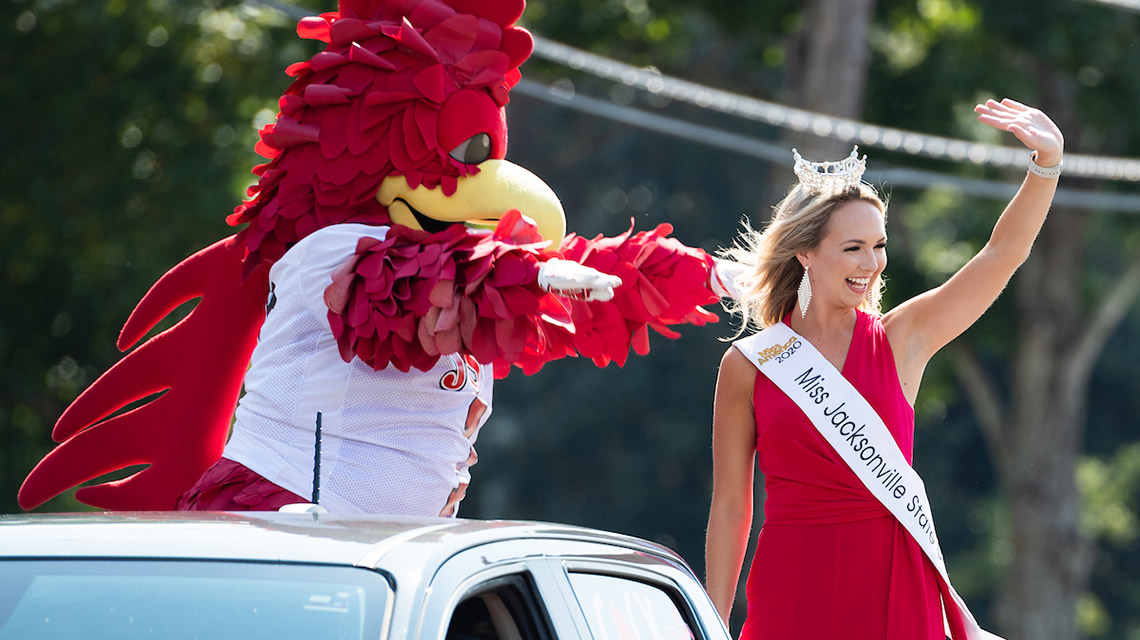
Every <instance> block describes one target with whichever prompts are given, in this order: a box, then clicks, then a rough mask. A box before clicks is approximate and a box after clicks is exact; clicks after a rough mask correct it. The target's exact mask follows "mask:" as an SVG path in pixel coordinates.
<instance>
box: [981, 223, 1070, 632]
mask: <svg viewBox="0 0 1140 640" xmlns="http://www.w3.org/2000/svg"><path fill="white" fill-rule="evenodd" d="M1086 217H1087V216H1086V214H1083V213H1081V212H1078V211H1074V210H1054V211H1053V212H1052V213H1051V214H1050V217H1049V220H1048V221H1047V222H1046V224H1045V226H1044V228H1043V229H1042V232H1041V237H1040V238H1039V239H1038V241H1037V244H1036V246H1035V247H1034V250H1033V257H1032V258H1031V259H1030V261H1029V262H1028V263H1027V264H1026V265H1025V268H1024V271H1023V273H1022V274H1021V277H1020V278H1019V279H1018V282H1017V306H1018V336H1019V339H1018V344H1017V347H1016V354H1015V356H1014V362H1013V371H1012V374H1013V381H1012V382H1013V384H1012V397H1011V404H1010V413H1009V414H1008V416H1007V419H1006V421H1005V423H1004V424H1003V425H1000V427H999V429H1000V431H999V433H998V434H996V436H997V437H996V438H995V439H994V441H995V443H996V444H997V445H998V448H997V450H996V451H995V454H996V455H995V456H994V460H995V462H996V463H997V464H998V471H999V474H1000V477H1001V478H1002V481H1003V484H1004V485H1005V493H1006V497H1007V499H1008V502H1009V508H1010V521H1011V527H1012V528H1011V535H1012V540H1011V541H1010V542H1011V544H1012V550H1013V556H1012V559H1011V561H1010V564H1009V566H1008V567H1007V568H1006V573H1005V581H1004V584H1003V588H1002V592H1001V594H1000V597H999V603H998V617H999V620H1000V624H1001V628H1002V630H1003V631H1005V632H1006V635H1007V636H1008V637H1011V638H1033V639H1034V640H1073V639H1074V638H1076V637H1077V629H1076V622H1075V612H1076V603H1077V598H1078V597H1079V596H1080V595H1081V593H1082V592H1083V591H1084V589H1085V587H1086V585H1087V583H1088V578H1089V572H1090V570H1091V563H1090V556H1091V543H1090V542H1089V541H1088V540H1085V539H1084V538H1083V537H1082V536H1081V533H1080V531H1079V518H1080V495H1079V493H1078V490H1077V486H1076V479H1075V471H1076V461H1077V456H1078V455H1079V453H1080V451H1081V450H1082V444H1083V439H1084V433H1085V409H1086V401H1087V394H1088V391H1087V387H1088V378H1089V374H1090V371H1091V366H1088V365H1087V364H1086V363H1084V362H1078V361H1077V360H1078V359H1079V358H1081V357H1082V356H1081V350H1080V349H1079V345H1080V344H1081V343H1082V334H1083V332H1084V321H1085V318H1084V313H1083V311H1082V305H1081V300H1080V291H1081V290H1082V287H1081V280H1082V274H1083V269H1082V262H1083V260H1082V259H1083V254H1084V244H1085V243H1084V237H1085V228H1084V227H1085V221H1086Z"/></svg>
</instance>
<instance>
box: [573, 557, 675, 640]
mask: <svg viewBox="0 0 1140 640" xmlns="http://www.w3.org/2000/svg"><path fill="white" fill-rule="evenodd" d="M569 577H570V585H571V587H572V588H573V589H574V595H575V596H576V597H577V598H578V604H579V605H581V607H582V612H583V613H584V614H585V616H586V622H587V624H589V626H590V632H591V633H592V634H593V635H594V638H595V640H625V639H626V638H653V639H654V640H692V639H693V638H694V637H695V636H694V635H693V631H692V629H691V628H690V626H689V624H688V623H687V622H686V619H691V616H690V615H687V614H686V613H684V612H683V609H682V607H681V606H680V605H679V602H681V599H680V598H679V597H674V596H672V595H670V593H669V592H668V591H666V588H665V587H663V586H658V585H652V584H649V583H647V582H642V581H640V580H635V579H631V578H625V577H619V576H615V575H605V574H596V573H577V572H572V573H570V574H569Z"/></svg>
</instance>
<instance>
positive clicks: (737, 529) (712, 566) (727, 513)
mask: <svg viewBox="0 0 1140 640" xmlns="http://www.w3.org/2000/svg"><path fill="white" fill-rule="evenodd" d="M755 383H756V367H754V366H752V363H751V362H749V361H748V359H747V358H745V357H744V355H743V354H741V353H740V352H739V351H737V350H736V349H735V348H732V347H730V348H729V349H728V351H727V352H726V353H725V354H724V358H722V359H721V364H720V373H719V375H718V376H717V382H716V398H715V400H714V401H713V437H712V440H713V445H712V448H713V495H712V505H711V507H710V508H709V524H708V534H707V537H706V538H705V571H706V578H705V583H706V585H705V586H706V589H708V592H709V596H710V597H711V598H712V601H713V604H714V605H716V609H717V611H718V612H719V613H720V616H721V618H723V619H724V622H725V624H726V625H727V624H728V615H729V613H730V612H731V611H732V602H733V600H734V599H735V597H736V585H737V582H738V581H739V580H740V567H741V565H742V564H743V563H744V553H745V550H746V549H747V547H748V535H749V533H750V532H751V530H752V481H753V461H754V460H755V457H756V455H755V452H756V419H755V416H754V414H753V411H752V390H753V387H754V386H755Z"/></svg>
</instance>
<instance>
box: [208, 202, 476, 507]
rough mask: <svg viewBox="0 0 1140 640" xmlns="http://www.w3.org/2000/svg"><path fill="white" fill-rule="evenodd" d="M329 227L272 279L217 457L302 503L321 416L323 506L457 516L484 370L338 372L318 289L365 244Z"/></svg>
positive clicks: (284, 261) (346, 366) (344, 228)
mask: <svg viewBox="0 0 1140 640" xmlns="http://www.w3.org/2000/svg"><path fill="white" fill-rule="evenodd" d="M387 230H388V228H387V227H376V226H369V225H363V224H338V225H333V226H329V227H326V228H324V229H321V230H319V231H316V232H314V233H312V234H311V235H309V236H307V237H306V238H304V239H303V240H301V241H300V242H298V243H297V244H296V245H294V246H293V247H292V248H291V249H289V251H288V252H286V253H285V255H284V256H283V257H282V258H281V259H280V260H278V261H277V262H276V263H275V264H274V265H273V268H272V269H271V270H270V272H269V281H270V294H269V302H268V304H267V305H266V317H265V324H264V325H263V326H262V328H261V335H260V337H259V339H258V344H257V348H256V349H255V350H254V351H253V357H252V361H251V363H250V369H249V372H248V373H247V374H246V377H245V395H244V396H243V397H242V399H241V402H240V403H239V404H238V409H237V414H236V422H235V424H234V428H233V434H232V435H231V437H230V440H229V442H228V443H227V444H226V448H225V452H224V453H223V454H222V455H223V457H225V458H228V459H230V460H233V461H235V462H240V463H241V464H244V465H245V466H247V467H249V468H250V469H252V470H253V471H255V472H257V473H258V474H260V475H261V476H263V477H264V478H266V479H267V480H269V481H270V482H273V483H275V484H277V485H279V486H281V487H283V488H285V489H288V490H289V491H292V492H293V493H296V494H297V495H299V496H302V497H305V498H311V496H312V492H313V469H314V449H315V425H316V420H317V413H318V412H319V413H320V414H321V461H320V469H321V471H320V475H321V477H320V504H321V505H322V506H324V507H326V508H327V509H329V511H332V512H340V513H385V514H405V515H431V516H437V515H454V514H455V511H456V508H455V507H456V506H457V502H458V500H459V499H462V497H463V493H464V491H465V489H466V486H467V483H468V482H469V480H470V474H469V471H468V467H469V466H470V465H472V464H474V463H475V449H474V443H475V438H476V436H477V435H478V431H479V428H480V427H481V426H482V425H483V423H484V422H486V420H487V417H488V416H489V415H490V413H491V387H492V382H493V375H492V372H491V367H489V366H484V365H480V364H479V363H478V362H476V361H475V359H474V358H471V357H469V356H468V357H466V358H465V357H463V356H460V355H458V354H457V355H450V356H447V355H445V356H443V357H441V358H440V359H439V362H438V363H436V366H435V367H433V368H432V369H431V370H430V371H427V372H423V371H420V370H418V369H415V368H413V369H411V371H409V372H408V373H402V372H400V371H399V370H398V369H396V368H395V367H393V366H391V365H389V366H388V367H387V368H385V369H383V370H380V371H375V370H373V369H372V367H370V366H369V365H367V364H364V363H363V362H361V361H360V359H359V358H353V360H352V362H347V363H346V362H345V361H344V360H342V359H341V357H340V352H339V350H338V349H337V343H336V339H335V338H334V337H333V334H332V330H331V329H330V328H329V322H328V307H326V306H325V303H324V291H325V288H326V287H328V285H329V284H331V282H332V275H331V274H332V272H333V270H334V269H336V268H337V267H338V266H340V265H341V264H342V263H343V262H344V261H345V260H346V259H348V257H349V256H351V255H352V254H353V252H354V251H355V250H356V243H357V241H358V240H359V239H360V238H363V237H366V236H367V237H374V238H378V239H383V238H384V235H385V233H386V232H387Z"/></svg>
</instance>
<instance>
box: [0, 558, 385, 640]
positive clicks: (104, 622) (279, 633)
mask: <svg viewBox="0 0 1140 640" xmlns="http://www.w3.org/2000/svg"><path fill="white" fill-rule="evenodd" d="M388 594H389V586H388V582H387V580H386V579H385V578H384V577H383V576H382V575H380V574H377V573H374V572H371V571H367V570H363V569H356V568H352V567H329V566H313V565H282V564H263V563H247V562H178V561H163V560H153V561H136V560H131V561H108V560H73V561H58V560H46V559H45V560H15V561H11V560H9V561H0V640H9V639H14V638H45V639H49V640H50V639H52V638H80V637H82V638H116V639H119V638H123V639H127V640H130V639H133V638H143V637H146V638H175V639H177V638H235V639H237V638H269V637H277V638H338V639H341V638H343V639H352V640H356V639H362V638H378V637H380V634H381V630H382V629H383V627H384V624H385V621H386V620H385V617H386V609H387V604H386V603H387V601H388V600H389V595H388Z"/></svg>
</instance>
